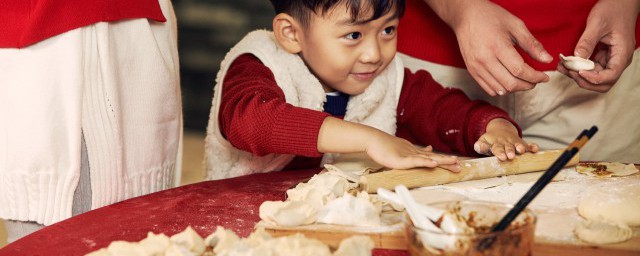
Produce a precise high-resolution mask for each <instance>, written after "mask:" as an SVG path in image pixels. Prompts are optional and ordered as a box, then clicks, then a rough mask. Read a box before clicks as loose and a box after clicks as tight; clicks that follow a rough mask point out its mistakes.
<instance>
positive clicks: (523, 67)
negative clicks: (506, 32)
mask: <svg viewBox="0 0 640 256" xmlns="http://www.w3.org/2000/svg"><path fill="white" fill-rule="evenodd" d="M497 58H498V60H499V61H500V63H502V66H503V67H504V68H505V69H506V70H507V71H508V73H507V72H501V73H502V74H504V75H506V76H502V77H498V80H500V81H501V82H502V85H503V86H504V87H505V88H506V89H507V90H509V91H522V90H528V89H531V88H533V87H534V86H535V85H536V84H537V83H542V82H547V81H549V76H548V75H547V74H545V73H544V72H541V71H537V70H535V69H533V68H532V67H531V66H529V65H528V64H527V63H525V62H524V59H522V56H520V54H518V52H517V51H516V50H515V49H514V48H509V49H504V50H501V51H500V52H498V55H497ZM495 68H496V69H497V68H500V67H499V66H496V67H495ZM503 81H504V82H503Z"/></svg>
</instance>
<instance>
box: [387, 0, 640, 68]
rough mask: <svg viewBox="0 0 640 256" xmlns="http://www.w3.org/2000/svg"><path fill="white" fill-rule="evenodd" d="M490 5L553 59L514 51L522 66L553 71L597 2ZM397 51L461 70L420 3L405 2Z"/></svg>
mask: <svg viewBox="0 0 640 256" xmlns="http://www.w3.org/2000/svg"><path fill="white" fill-rule="evenodd" d="M493 2H495V3H496V4H498V5H500V6H502V7H503V8H505V9H506V10H507V11H509V12H511V13H512V14H513V15H515V16H516V17H518V18H520V19H521V20H522V21H523V22H524V23H525V24H526V26H527V28H528V29H529V31H531V33H532V34H533V35H534V36H535V37H536V38H537V39H538V40H539V41H540V42H541V43H542V45H543V46H544V47H545V49H546V50H547V51H548V52H549V54H551V56H553V58H554V60H553V61H552V62H551V63H549V64H546V63H541V62H538V61H535V60H534V59H532V58H531V57H529V55H527V54H526V53H524V52H523V51H522V50H521V49H520V48H519V47H517V49H518V51H519V52H520V54H521V55H522V56H523V58H524V60H525V62H527V63H528V64H529V65H531V66H532V67H533V68H535V69H537V70H542V71H547V70H555V69H556V66H557V65H558V61H559V57H558V56H559V54H560V53H563V54H564V55H573V50H574V48H575V46H576V44H577V42H578V39H579V38H580V36H581V35H582V32H584V28H585V26H586V20H587V16H588V15H589V12H590V11H591V8H592V7H593V5H594V4H595V3H596V2H597V0H571V1H554V0H544V1H540V0H520V1H513V0H495V1H493ZM638 45H640V21H637V23H636V47H638ZM398 51H399V52H402V53H405V54H407V55H410V56H413V57H415V58H419V59H423V60H428V61H431V62H435V63H439V64H443V65H449V66H455V67H460V68H464V67H465V64H464V61H463V59H462V55H461V54H460V50H459V48H458V41H457V40H456V37H455V34H454V33H453V31H452V30H451V29H450V28H449V26H447V24H446V23H444V22H443V21H442V20H441V19H440V18H439V17H438V16H437V15H436V14H435V13H434V12H433V11H432V10H431V8H429V6H428V5H427V4H426V3H425V2H424V1H423V0H407V8H406V13H405V15H404V17H403V18H402V19H401V20H400V25H399V26H398Z"/></svg>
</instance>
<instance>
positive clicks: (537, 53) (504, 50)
mask: <svg viewBox="0 0 640 256" xmlns="http://www.w3.org/2000/svg"><path fill="white" fill-rule="evenodd" d="M425 1H426V2H427V4H429V6H431V8H432V9H433V10H434V11H435V12H436V13H437V14H438V16H440V18H442V19H443V20H444V21H445V22H446V23H447V24H448V25H449V26H450V27H451V28H452V29H453V30H454V32H455V34H456V37H457V39H458V45H459V47H460V52H461V53H462V57H463V58H464V62H465V64H466V66H467V70H468V71H469V73H470V74H471V76H473V78H474V79H475V80H476V81H477V82H478V84H480V86H481V87H482V89H484V90H485V91H486V92H487V93H488V94H489V95H491V96H495V95H496V94H498V95H503V94H505V93H507V92H515V91H522V90H529V89H532V88H533V87H535V85H536V84H537V83H541V82H547V81H549V76H547V75H546V74H545V73H543V72H541V71H537V70H535V69H533V68H532V67H531V66H529V65H528V64H526V63H525V62H524V60H523V59H522V56H520V54H519V53H518V52H517V51H516V48H515V45H518V46H519V47H520V48H522V49H523V50H524V51H525V52H526V53H527V54H529V55H530V56H531V57H532V58H533V59H535V60H537V61H540V62H544V63H549V62H551V60H553V57H551V55H549V53H547V51H546V50H545V49H544V47H543V46H542V44H541V43H540V42H539V41H538V40H537V39H536V38H535V37H534V36H533V35H532V34H531V32H529V30H528V29H527V27H526V26H525V25H524V23H523V22H522V20H520V19H518V18H517V17H516V16H514V15H512V14H511V13H509V12H508V11H507V10H505V9H503V8H502V7H500V6H498V5H496V4H494V3H492V2H490V1H487V0H476V1H468V0H425Z"/></svg>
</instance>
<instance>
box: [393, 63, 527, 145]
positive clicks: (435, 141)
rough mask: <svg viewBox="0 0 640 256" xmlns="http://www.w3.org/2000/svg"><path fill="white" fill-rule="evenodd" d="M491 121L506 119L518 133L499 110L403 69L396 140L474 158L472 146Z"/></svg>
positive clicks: (428, 76) (422, 75)
mask: <svg viewBox="0 0 640 256" xmlns="http://www.w3.org/2000/svg"><path fill="white" fill-rule="evenodd" d="M494 118H504V119H506V120H509V121H510V122H511V123H513V125H515V126H516V128H518V132H519V133H520V134H521V130H520V127H519V126H518V125H517V124H516V123H515V122H514V121H513V120H512V119H511V118H510V117H509V115H508V114H507V113H506V112H504V111H503V110H501V109H499V108H497V107H494V106H492V105H490V104H489V103H487V102H484V101H478V100H476V101H472V100H470V99H469V98H468V97H467V96H466V95H465V94H464V93H463V92H462V91H461V90H459V89H454V88H443V87H442V86H441V85H440V84H438V83H437V82H436V81H435V80H433V78H432V77H431V75H430V74H429V73H428V72H426V71H424V70H420V71H418V72H416V73H415V74H413V73H411V71H409V70H408V69H405V79H404V83H403V87H402V92H401V94H400V101H399V103H398V129H397V132H396V135H397V136H398V137H402V138H405V139H407V140H409V141H411V142H412V143H414V144H419V145H425V146H426V145H431V146H433V147H434V149H435V150H437V151H441V152H445V153H455V154H460V155H463V156H478V154H477V153H476V152H475V151H474V150H473V144H474V143H475V142H476V141H477V140H478V139H479V138H480V136H482V135H483V134H484V133H485V129H486V127H487V124H488V123H489V121H491V120H492V119H494Z"/></svg>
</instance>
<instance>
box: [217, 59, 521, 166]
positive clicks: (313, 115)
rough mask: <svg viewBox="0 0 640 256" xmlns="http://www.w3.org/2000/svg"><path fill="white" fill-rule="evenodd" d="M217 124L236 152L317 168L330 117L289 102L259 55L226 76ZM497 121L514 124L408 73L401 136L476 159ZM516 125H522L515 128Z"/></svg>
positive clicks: (497, 112)
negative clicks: (478, 145)
mask: <svg viewBox="0 0 640 256" xmlns="http://www.w3.org/2000/svg"><path fill="white" fill-rule="evenodd" d="M223 88H224V89H223V92H222V102H221V106H220V114H219V116H218V121H219V125H220V129H221V132H222V134H223V135H224V136H225V138H227V140H229V142H230V143H231V144H232V145H233V146H235V147H236V148H239V149H242V150H245V151H249V152H252V153H254V154H256V155H266V154H270V153H279V154H295V155H299V156H307V157H312V159H304V160H303V161H302V162H303V164H302V165H300V161H299V160H300V159H298V161H296V160H294V163H293V164H294V165H296V168H304V167H306V168H312V167H318V165H317V163H319V162H318V157H320V156H322V154H321V153H320V152H318V149H317V141H318V132H319V131H320V126H321V125H322V122H323V120H324V118H326V117H327V116H329V114H327V113H324V112H320V111H314V110H309V109H305V108H301V107H295V106H293V105H291V104H288V103H286V101H285V96H284V93H283V91H282V90H281V89H280V87H278V85H277V84H276V81H275V78H274V76H273V73H272V72H271V70H270V69H269V68H268V67H266V66H265V65H263V64H262V63H261V62H260V61H259V60H258V59H257V58H256V57H254V56H253V55H250V54H244V55H242V56H240V57H238V58H237V59H236V60H235V61H234V62H233V64H232V65H231V67H230V68H229V70H228V72H227V75H226V76H225V78H224V84H223ZM494 118H504V119H507V120H509V121H511V122H512V123H514V125H515V122H513V121H512V120H511V119H510V118H509V116H508V115H507V113H505V112H504V111H502V110H500V109H498V108H496V107H493V106H491V105H489V104H488V103H486V102H483V101H471V100H469V99H468V98H467V97H466V95H464V93H463V92H462V91H460V90H457V89H449V88H443V87H442V86H440V85H439V84H438V83H437V82H435V81H434V80H433V78H431V75H429V73H427V72H426V71H419V72H417V73H415V74H412V73H411V72H410V71H409V70H408V69H405V78H404V83H403V88H402V92H401V94H400V100H399V103H398V114H397V125H398V129H397V133H396V135H397V136H399V137H401V138H405V139H407V140H409V141H411V142H412V143H414V144H420V145H432V146H433V147H434V148H435V149H436V150H438V151H442V152H447V153H457V154H461V155H476V153H475V152H474V150H473V144H474V143H475V142H476V141H477V140H478V138H479V137H480V136H481V135H482V134H484V132H485V127H486V126H487V123H488V122H489V121H490V120H491V119H494ZM516 127H518V126H517V125H516ZM518 129H520V128H518Z"/></svg>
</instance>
